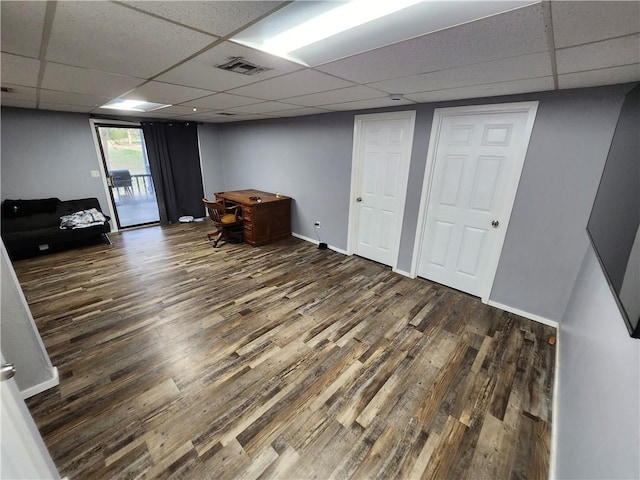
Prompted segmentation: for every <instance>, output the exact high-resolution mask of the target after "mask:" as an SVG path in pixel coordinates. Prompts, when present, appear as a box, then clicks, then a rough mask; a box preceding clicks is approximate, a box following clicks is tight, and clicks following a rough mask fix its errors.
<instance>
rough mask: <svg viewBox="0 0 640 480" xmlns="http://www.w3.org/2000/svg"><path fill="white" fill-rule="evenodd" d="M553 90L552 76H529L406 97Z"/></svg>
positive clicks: (435, 98)
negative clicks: (522, 78)
mask: <svg viewBox="0 0 640 480" xmlns="http://www.w3.org/2000/svg"><path fill="white" fill-rule="evenodd" d="M546 90H553V78H552V77H544V78H529V79H526V80H515V81H511V82H503V83H490V84H487V85H474V86H470V87H461V88H451V89H446V90H436V91H433V92H424V93H412V94H409V95H407V98H409V99H411V100H414V101H416V102H419V103H428V102H440V101H446V100H459V99H465V98H481V97H496V96H499V95H513V94H517V93H527V92H543V91H546Z"/></svg>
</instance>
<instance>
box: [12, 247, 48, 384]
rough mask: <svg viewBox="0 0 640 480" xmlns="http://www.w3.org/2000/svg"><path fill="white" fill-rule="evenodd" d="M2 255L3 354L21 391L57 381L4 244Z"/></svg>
mask: <svg viewBox="0 0 640 480" xmlns="http://www.w3.org/2000/svg"><path fill="white" fill-rule="evenodd" d="M1 250H2V251H1V252H0V257H1V258H2V260H0V282H1V297H0V304H1V306H0V338H1V339H2V340H1V341H2V354H3V355H4V357H5V358H6V360H7V362H10V363H13V364H14V365H15V367H16V376H15V377H14V378H15V380H16V383H17V384H18V388H19V389H20V391H24V390H26V389H28V388H31V387H34V386H36V385H40V384H41V383H44V382H47V381H50V380H52V379H53V378H54V373H53V370H52V365H51V361H50V360H49V355H48V354H47V352H46V350H45V349H44V346H43V344H42V340H41V339H40V333H39V332H38V330H37V328H36V325H35V323H34V321H33V317H32V316H31V312H29V310H28V307H27V305H26V300H24V295H23V294H22V289H21V288H20V284H19V283H18V281H17V279H16V278H15V273H14V271H13V266H12V265H11V262H10V261H9V260H8V256H7V254H6V250H5V248H4V244H2V247H1Z"/></svg>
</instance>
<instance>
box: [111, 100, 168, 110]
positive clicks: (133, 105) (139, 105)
mask: <svg viewBox="0 0 640 480" xmlns="http://www.w3.org/2000/svg"><path fill="white" fill-rule="evenodd" d="M170 106H171V105H167V104H164V103H153V102H146V101H144V100H127V99H122V98H116V99H115V100H111V101H110V102H107V103H105V104H104V105H102V106H101V107H100V108H109V109H112V110H126V111H129V112H152V111H154V110H159V109H161V108H166V107H170Z"/></svg>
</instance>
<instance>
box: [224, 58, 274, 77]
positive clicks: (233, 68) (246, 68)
mask: <svg viewBox="0 0 640 480" xmlns="http://www.w3.org/2000/svg"><path fill="white" fill-rule="evenodd" d="M216 68H220V69H222V70H227V71H228V72H236V73H241V74H243V75H255V74H257V73H261V72H266V71H267V70H271V69H270V68H267V67H261V66H260V65H256V64H255V63H251V62H249V61H247V60H245V59H244V58H242V57H233V58H231V59H230V60H229V61H228V62H227V63H224V64H222V65H218V66H217V67H216Z"/></svg>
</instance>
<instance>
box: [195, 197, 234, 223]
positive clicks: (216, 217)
mask: <svg viewBox="0 0 640 480" xmlns="http://www.w3.org/2000/svg"><path fill="white" fill-rule="evenodd" d="M202 202H203V203H204V205H205V207H207V212H208V213H209V218H210V219H211V221H212V222H213V223H214V224H216V225H228V224H229V223H232V222H229V221H223V220H222V217H223V216H226V215H230V214H231V215H234V216H235V222H238V221H239V220H240V218H239V217H238V214H237V212H236V211H235V210H234V211H228V210H226V209H225V208H224V205H223V204H221V203H218V202H212V201H210V200H208V199H206V198H203V199H202Z"/></svg>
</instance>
